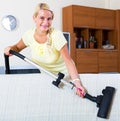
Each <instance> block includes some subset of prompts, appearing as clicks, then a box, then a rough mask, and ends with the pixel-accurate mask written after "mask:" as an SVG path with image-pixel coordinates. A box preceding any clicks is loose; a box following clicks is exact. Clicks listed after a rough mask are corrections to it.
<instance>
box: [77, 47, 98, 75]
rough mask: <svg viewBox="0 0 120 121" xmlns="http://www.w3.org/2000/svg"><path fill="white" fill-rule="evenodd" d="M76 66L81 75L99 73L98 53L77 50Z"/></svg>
mask: <svg viewBox="0 0 120 121" xmlns="http://www.w3.org/2000/svg"><path fill="white" fill-rule="evenodd" d="M76 66H77V69H78V72H79V73H84V72H85V73H89V72H95V73H97V72H98V52H95V51H92V50H90V49H89V50H80V49H76Z"/></svg>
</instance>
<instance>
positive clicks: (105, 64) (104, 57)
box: [98, 51, 118, 72]
mask: <svg viewBox="0 0 120 121" xmlns="http://www.w3.org/2000/svg"><path fill="white" fill-rule="evenodd" d="M98 58H99V72H117V71H118V66H117V65H118V52H117V51H106V52H105V51H104V52H99V54H98Z"/></svg>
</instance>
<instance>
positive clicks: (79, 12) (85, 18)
mask: <svg viewBox="0 0 120 121" xmlns="http://www.w3.org/2000/svg"><path fill="white" fill-rule="evenodd" d="M73 15H74V17H73V26H74V27H78V26H83V27H95V9H94V8H89V7H83V6H73Z"/></svg>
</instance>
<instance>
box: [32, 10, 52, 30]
mask: <svg viewBox="0 0 120 121" xmlns="http://www.w3.org/2000/svg"><path fill="white" fill-rule="evenodd" d="M33 19H34V21H35V23H36V27H37V29H38V30H40V31H41V32H47V31H48V30H49V28H50V27H51V24H52V20H53V15H52V13H51V12H50V11H48V10H40V11H39V12H38V15H37V16H34V17H33Z"/></svg>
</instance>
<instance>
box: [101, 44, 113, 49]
mask: <svg viewBox="0 0 120 121" xmlns="http://www.w3.org/2000/svg"><path fill="white" fill-rule="evenodd" d="M102 48H103V49H106V50H113V49H115V46H114V45H111V44H107V45H102Z"/></svg>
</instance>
